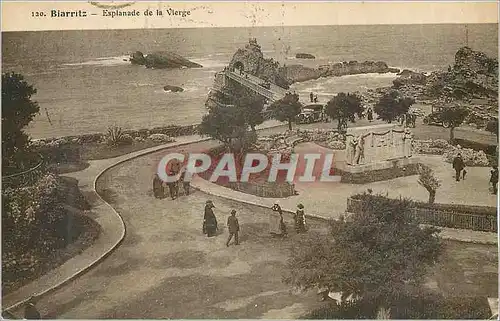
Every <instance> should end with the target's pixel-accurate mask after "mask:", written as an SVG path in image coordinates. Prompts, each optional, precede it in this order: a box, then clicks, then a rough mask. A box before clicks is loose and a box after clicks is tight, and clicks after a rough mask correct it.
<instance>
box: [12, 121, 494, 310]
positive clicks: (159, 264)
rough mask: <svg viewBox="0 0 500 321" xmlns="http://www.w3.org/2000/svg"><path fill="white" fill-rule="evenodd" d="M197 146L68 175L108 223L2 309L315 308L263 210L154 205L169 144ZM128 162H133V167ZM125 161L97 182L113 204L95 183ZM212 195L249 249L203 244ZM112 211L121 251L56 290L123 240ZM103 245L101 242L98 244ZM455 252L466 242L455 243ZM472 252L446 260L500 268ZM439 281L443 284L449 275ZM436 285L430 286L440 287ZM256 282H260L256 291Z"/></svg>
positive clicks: (197, 199) (199, 198)
mask: <svg viewBox="0 0 500 321" xmlns="http://www.w3.org/2000/svg"><path fill="white" fill-rule="evenodd" d="M274 125H276V124H274ZM274 125H273V126H274ZM265 126H271V125H270V123H267V124H264V127H265ZM282 130H283V127H277V128H270V129H264V130H262V134H270V133H276V132H280V131H282ZM200 140H201V138H200V137H199V136H190V137H179V138H177V142H175V143H173V144H167V145H163V146H157V147H154V148H150V149H148V150H143V151H138V152H135V153H132V154H129V155H124V156H121V157H117V158H114V159H106V160H99V161H92V162H91V164H90V166H89V168H87V169H86V170H84V171H82V172H78V173H72V174H70V175H69V176H73V177H75V178H77V179H79V184H80V187H81V188H82V191H83V192H84V193H85V194H87V196H88V197H89V198H90V201H91V202H92V203H93V210H92V215H93V216H92V217H93V218H94V219H96V221H98V223H99V224H101V226H102V227H103V230H104V231H103V234H102V235H101V237H100V238H99V240H98V241H97V243H96V244H94V246H92V247H90V248H89V249H87V250H86V251H84V252H83V253H82V254H81V255H79V256H77V257H74V258H72V259H70V260H69V261H67V262H66V263H65V264H64V265H63V266H61V267H60V268H58V269H56V270H54V271H52V272H50V273H48V274H47V275H46V276H44V277H42V278H40V279H39V280H36V281H35V282H33V283H31V284H29V285H27V286H25V287H23V288H21V289H20V290H18V291H16V292H14V293H11V294H9V295H7V296H4V297H3V298H2V299H3V307H4V308H5V307H8V306H11V305H13V304H15V303H16V302H21V301H20V300H23V299H25V298H27V297H29V296H30V295H32V294H41V293H44V292H46V291H50V290H51V287H54V288H57V289H55V290H53V291H51V293H49V294H47V295H46V296H43V297H42V298H41V301H40V302H39V307H40V309H41V311H42V314H44V315H45V316H46V317H58V318H122V317H123V318H154V317H158V318H189V317H192V318H196V317H198V318H200V317H203V318H206V317H214V318H215V317H217V318H219V317H228V318H244V317H246V318H249V317H263V318H276V317H280V318H296V317H298V316H300V315H301V314H302V313H303V312H304V311H306V310H308V309H310V308H312V307H314V306H316V304H317V302H316V298H315V296H314V295H313V294H310V293H309V294H307V295H305V296H304V295H301V296H297V295H295V294H291V293H290V292H289V290H288V288H287V287H285V286H284V285H283V284H282V282H281V272H282V271H283V269H284V262H285V260H286V256H287V255H286V253H287V249H288V248H289V247H290V246H291V244H292V243H293V239H291V240H290V241H287V242H283V243H276V242H275V240H271V239H269V238H267V230H266V226H267V223H266V222H267V212H266V211H265V210H259V209H258V208H256V207H254V206H250V205H245V204H241V203H239V202H234V201H231V200H227V199H224V198H217V197H212V196H208V195H206V194H204V193H201V192H197V193H196V194H193V195H192V196H189V198H185V199H179V201H178V202H177V201H176V202H172V201H170V200H155V199H154V198H153V197H152V196H151V177H152V175H153V173H154V168H155V166H156V164H157V161H158V160H159V159H160V158H161V156H163V155H164V153H166V152H168V150H165V148H167V147H168V146H177V145H178V144H179V143H182V144H188V145H186V146H184V147H172V148H174V149H173V150H175V151H179V150H180V149H182V150H184V151H186V152H187V151H201V150H206V149H208V148H210V147H214V146H216V145H217V142H215V141H210V140H209V141H205V142H201V143H195V142H198V141H200ZM155 151H157V152H155ZM146 154H147V156H142V157H139V156H141V155H146ZM134 157H139V158H134ZM130 158H133V160H130V161H127V160H129V159H130ZM123 161H127V162H125V163H123V164H121V165H118V166H116V167H115V168H112V169H111V170H108V171H107V172H106V173H104V174H103V176H102V177H101V179H100V180H99V181H98V184H97V186H98V189H99V190H100V194H101V195H103V196H104V198H105V200H106V202H109V203H111V206H112V207H110V206H109V205H108V204H107V203H106V202H105V201H104V200H103V199H101V198H100V197H99V196H98V195H97V194H96V193H95V190H94V179H95V178H96V177H97V176H98V175H99V174H100V173H101V172H102V171H103V170H104V169H107V168H109V167H110V166H112V165H114V164H117V163H120V162H123ZM209 197H210V198H211V199H213V200H214V202H215V203H216V205H217V206H218V209H217V213H220V214H219V215H222V217H223V216H224V214H223V213H227V212H228V211H229V209H230V208H236V209H237V210H238V212H239V213H240V215H241V216H240V217H241V218H240V221H242V222H243V225H242V226H243V231H244V232H243V235H242V241H243V243H244V244H245V243H247V244H246V245H245V246H243V245H242V246H240V247H239V248H233V247H232V248H230V249H231V251H233V250H234V251H236V252H227V250H228V249H226V248H224V246H223V243H224V241H225V240H224V238H225V237H224V236H219V237H217V238H215V239H211V240H207V239H206V238H204V237H203V236H202V235H201V233H200V229H201V228H200V217H201V216H202V210H203V203H204V201H205V200H206V199H207V198H209ZM341 204H345V200H344V201H343V202H342V203H341ZM293 208H295V204H294V207H293ZM306 208H307V209H308V208H310V207H309V206H307V205H306ZM113 209H116V211H117V212H118V213H119V214H120V215H121V217H123V219H124V221H125V225H126V228H127V233H126V235H125V237H124V239H123V243H122V244H121V246H120V247H118V248H117V249H116V250H115V251H113V252H112V253H111V254H110V255H109V256H108V257H107V258H106V260H104V261H102V262H101V263H100V264H99V265H97V266H95V268H94V269H92V270H90V271H89V272H88V273H86V274H84V275H81V276H80V277H79V278H76V279H73V280H72V281H70V282H68V283H67V284H65V285H66V286H63V287H60V286H59V285H60V284H59V283H61V281H62V280H65V279H66V278H68V277H71V276H74V274H75V273H78V268H84V267H85V265H89V264H91V263H94V262H96V261H99V259H100V258H102V257H104V254H105V253H106V251H108V250H110V249H112V248H113V247H114V246H115V245H117V244H119V243H120V242H121V241H122V237H121V236H123V234H122V231H123V229H122V225H121V223H120V222H119V221H118V219H119V216H117V215H116V213H115V212H114V210H113ZM219 220H221V221H223V220H224V219H221V218H219ZM311 223H313V224H312V229H313V230H316V231H318V232H324V229H323V227H322V226H321V225H317V224H315V223H314V222H311ZM245 224H246V225H245ZM98 244H101V245H99V246H97V247H96V245H98ZM456 247H460V246H457V245H453V246H452V248H456ZM467 247H468V248H469V250H467V254H464V253H462V252H461V251H459V250H453V251H452V252H450V256H451V257H453V258H455V256H458V255H460V256H463V255H466V256H467V257H468V256H469V255H470V256H472V257H474V256H478V255H482V259H480V260H479V261H481V262H482V263H477V262H479V261H477V262H476V263H477V264H483V265H484V266H485V268H484V269H483V270H484V271H486V267H489V266H491V265H492V262H496V259H495V260H493V258H492V257H490V256H489V254H488V255H486V257H485V256H484V253H490V250H488V249H489V248H483V247H480V246H479V245H478V246H476V245H473V244H471V245H468V246H467ZM485 251H486V252H485ZM103 252H104V253H103ZM454 260H456V258H455V259H454ZM484 260H486V261H484ZM200 262H201V263H200ZM476 263H475V264H476ZM467 264H468V263H467ZM467 264H466V265H467ZM464 268H465V267H464ZM467 269H468V270H470V269H471V267H470V266H469V267H468V268H467ZM489 270H491V269H490V268H488V271H489ZM464 271H465V270H464ZM484 271H483V272H484ZM485 273H486V272H485ZM487 273H490V272H487ZM440 278H441V279H446V277H445V275H444V274H442V275H441V276H440ZM438 279H439V278H438V277H436V280H435V281H434V282H438V283H440V282H441V283H442V282H444V281H437V280H438ZM485 280H486V281H485ZM493 280H494V279H493ZM256 281H258V282H256ZM251 282H254V283H252V284H251V285H250V283H251ZM447 282H448V281H447ZM484 282H487V284H493V283H494V282H493V283H492V282H491V278H490V277H488V278H484V279H482V281H480V282H473V284H471V285H470V287H472V288H473V289H472V288H471V290H470V291H472V292H473V293H483V292H484V291H482V290H481V289H489V288H490V287H491V286H490V285H488V286H486V287H484ZM488 282H489V283H488ZM486 292H487V293H483V294H485V295H490V296H491V294H490V292H491V291H490V290H487V291H486ZM218 293H219V294H218ZM270 297H272V300H269V298H270ZM271 301H272V302H271ZM180 302H182V303H183V304H182V305H181V304H179V303H180ZM13 312H14V313H16V314H18V315H19V314H20V313H21V310H20V309H19V308H15V309H13Z"/></svg>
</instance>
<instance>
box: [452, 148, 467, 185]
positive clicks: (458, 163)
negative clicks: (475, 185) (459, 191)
mask: <svg viewBox="0 0 500 321" xmlns="http://www.w3.org/2000/svg"><path fill="white" fill-rule="evenodd" d="M464 168H465V163H464V160H463V159H462V155H461V154H460V153H458V155H457V156H456V157H455V158H454V159H453V169H454V170H455V180H456V181H457V182H458V181H460V173H461V172H462V170H463V169H464Z"/></svg>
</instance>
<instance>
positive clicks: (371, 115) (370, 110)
mask: <svg viewBox="0 0 500 321" xmlns="http://www.w3.org/2000/svg"><path fill="white" fill-rule="evenodd" d="M366 114H367V118H368V121H369V122H370V123H371V122H372V120H373V111H372V109H371V107H370V108H368V110H367V111H366Z"/></svg>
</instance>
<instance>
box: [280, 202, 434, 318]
mask: <svg viewBox="0 0 500 321" xmlns="http://www.w3.org/2000/svg"><path fill="white" fill-rule="evenodd" d="M354 198H356V199H360V200H361V204H362V205H361V206H360V207H361V209H360V211H359V212H358V213H355V214H352V215H351V216H350V217H349V218H348V219H344V220H340V221H332V222H331V230H330V233H329V234H328V235H327V236H319V235H314V236H312V237H311V238H310V239H305V240H304V241H303V242H301V244H297V245H296V246H295V247H294V248H293V250H292V255H291V257H290V259H289V261H288V262H287V265H288V271H289V272H288V274H287V275H285V276H284V281H285V282H286V283H288V284H291V285H294V286H296V287H299V288H302V289H311V288H315V287H317V286H320V287H326V288H328V289H329V290H330V291H332V292H340V293H341V296H342V300H343V301H344V300H345V299H346V298H348V297H350V296H352V297H354V298H359V299H358V300H357V301H358V302H373V303H375V304H376V306H377V307H379V308H388V307H390V305H391V304H392V303H394V302H397V299H398V298H399V297H402V296H404V295H407V294H409V293H415V292H416V291H417V290H420V289H421V285H422V283H423V281H424V279H425V274H426V271H427V268H428V267H430V266H432V265H433V264H435V262H436V260H437V258H438V256H439V255H440V253H441V251H442V245H441V242H440V239H439V236H438V235H437V233H438V232H439V230H438V229H437V228H435V227H422V228H421V227H420V226H419V224H418V223H417V222H416V221H414V220H412V219H411V216H409V215H408V213H409V210H410V206H411V201H409V200H404V199H403V200H399V199H389V198H386V197H383V196H380V195H370V194H361V195H358V197H354ZM370 317H373V316H370Z"/></svg>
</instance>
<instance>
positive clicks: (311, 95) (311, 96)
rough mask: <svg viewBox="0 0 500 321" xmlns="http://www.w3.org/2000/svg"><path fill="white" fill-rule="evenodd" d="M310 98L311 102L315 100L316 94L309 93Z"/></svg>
mask: <svg viewBox="0 0 500 321" xmlns="http://www.w3.org/2000/svg"><path fill="white" fill-rule="evenodd" d="M309 98H310V99H311V102H313V101H314V94H313V93H312V92H311V93H310V94H309Z"/></svg>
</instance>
